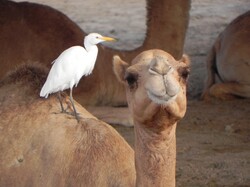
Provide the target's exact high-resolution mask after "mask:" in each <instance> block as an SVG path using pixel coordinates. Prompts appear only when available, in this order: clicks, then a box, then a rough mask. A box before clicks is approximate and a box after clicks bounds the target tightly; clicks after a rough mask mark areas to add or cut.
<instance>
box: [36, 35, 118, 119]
mask: <svg viewBox="0 0 250 187" xmlns="http://www.w3.org/2000/svg"><path fill="white" fill-rule="evenodd" d="M114 40H115V39H114V38H110V37H105V36H102V35H100V34H97V33H91V34H89V35H87V36H86V37H85V38H84V47H85V48H84V47H82V46H73V47H70V48H68V49H66V50H65V51H63V52H62V53H61V54H60V55H59V57H58V58H57V59H55V60H54V61H53V62H52V64H53V65H52V68H51V69H50V72H49V75H48V77H47V80H46V82H45V83H44V85H43V87H42V89H41V92H40V97H45V98H47V97H48V95H49V94H51V93H55V92H59V101H60V105H61V109H62V112H66V111H65V110H64V108H63V105H62V101H61V95H60V91H63V90H65V89H68V88H69V89H70V101H71V104H72V106H73V109H74V115H75V117H76V119H77V121H79V118H78V116H77V113H76V109H75V106H74V102H73V97H72V90H73V87H74V86H77V84H78V82H79V81H80V79H81V78H82V76H87V75H89V74H91V73H92V71H93V69H94V66H95V62H96V58H97V53H98V48H97V46H96V45H97V44H98V43H101V42H104V41H114Z"/></svg>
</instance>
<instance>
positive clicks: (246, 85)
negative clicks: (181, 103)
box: [202, 11, 250, 100]
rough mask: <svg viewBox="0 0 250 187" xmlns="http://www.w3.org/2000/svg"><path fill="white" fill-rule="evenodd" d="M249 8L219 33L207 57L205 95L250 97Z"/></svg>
mask: <svg viewBox="0 0 250 187" xmlns="http://www.w3.org/2000/svg"><path fill="white" fill-rule="evenodd" d="M249 49H250V11H248V12H246V13H244V14H243V15H240V16H239V17H237V18H236V19H235V20H233V21H232V22H231V23H230V24H229V25H228V26H227V27H226V29H225V30H224V31H223V32H222V33H221V34H220V35H219V36H218V38H217V40H216V41H215V43H214V45H213V47H212V49H211V51H210V53H209V55H208V58H207V80H206V83H205V87H204V90H203V94H202V97H203V98H204V99H210V98H211V97H216V98H220V99H223V100H225V99H232V98H235V97H243V98H250V76H249V74H250V52H249Z"/></svg>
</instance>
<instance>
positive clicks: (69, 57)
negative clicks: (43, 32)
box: [40, 46, 87, 96]
mask: <svg viewBox="0 0 250 187" xmlns="http://www.w3.org/2000/svg"><path fill="white" fill-rule="evenodd" d="M86 57H87V52H86V50H85V49H84V48H83V47H81V46H73V47H70V48H69V49H66V50H65V51H63V52H62V53H61V54H60V56H59V57H58V58H57V59H56V60H55V61H54V63H53V65H52V68H51V70H50V72H49V75H48V77H47V80H46V82H45V84H44V86H43V88H42V90H41V93H40V95H41V96H46V95H48V94H50V93H54V92H57V91H62V90H65V89H68V88H70V86H73V85H74V84H76V83H78V81H79V80H77V79H78V77H77V76H76V75H77V74H79V73H78V71H80V70H81V68H83V69H84V66H83V65H82V64H83V63H84V62H82V61H84V59H85V58H86ZM81 66H82V67H81ZM79 69H80V70H79ZM83 69H82V70H81V71H83ZM80 78H81V77H80ZM80 78H79V79H80ZM72 84H73V85H72Z"/></svg>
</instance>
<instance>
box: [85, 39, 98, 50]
mask: <svg viewBox="0 0 250 187" xmlns="http://www.w3.org/2000/svg"><path fill="white" fill-rule="evenodd" d="M84 47H85V49H86V51H87V52H90V51H91V50H97V46H96V45H93V44H90V43H89V42H88V41H84Z"/></svg>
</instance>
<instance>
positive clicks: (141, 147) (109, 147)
mask: <svg viewBox="0 0 250 187" xmlns="http://www.w3.org/2000/svg"><path fill="white" fill-rule="evenodd" d="M116 59H117V58H116ZM116 63H118V62H117V60H116ZM122 65H124V62H121V61H119V64H116V67H118V66H119V67H121V66H122ZM126 66H128V64H126ZM170 68H171V71H168V70H169V69H170ZM115 69H116V70H117V69H118V68H115ZM120 69H121V68H120ZM123 70H125V68H123ZM140 70H142V71H140ZM45 72H46V71H45V70H44V69H43V68H41V67H39V66H38V65H35V64H33V65H25V66H21V67H20V68H19V69H17V70H16V71H15V72H12V73H10V74H9V75H8V76H7V77H5V78H4V79H3V80H2V81H1V82H0V101H1V102H0V105H1V108H0V113H1V118H0V128H1V136H0V140H1V141H0V142H1V143H0V148H1V154H0V163H1V164H0V176H1V178H0V186H17V185H18V186H34V185H36V186H82V185H84V186H126V187H127V186H134V184H135V177H136V183H137V185H138V186H151V184H155V185H156V184H157V186H175V159H176V155H175V154H176V150H175V147H176V145H175V144H176V141H175V129H176V122H177V121H178V120H179V119H181V118H182V117H183V116H184V114H185V111H186V93H185V92H186V86H185V85H186V78H187V73H188V70H187V65H186V64H185V63H184V62H177V61H175V60H174V58H173V57H172V56H171V55H169V54H168V53H165V52H163V51H159V50H156V51H147V52H144V53H142V54H141V55H139V56H138V57H137V58H135V60H134V61H133V65H132V66H130V67H129V68H128V69H127V70H126V73H125V71H117V73H116V74H117V75H119V77H123V75H124V73H125V74H126V75H127V77H126V80H127V81H128V83H129V89H127V96H128V101H129V106H130V109H131V112H132V113H133V119H134V121H135V124H136V128H135V134H136V142H135V153H136V161H135V165H134V152H133V150H132V149H131V148H130V147H129V146H128V144H127V143H126V141H125V140H124V139H123V138H122V137H121V136H120V135H119V134H118V133H117V132H116V131H115V130H114V129H113V128H112V127H111V126H109V125H107V124H105V123H104V122H101V121H99V120H98V119H96V118H95V117H94V116H92V115H91V114H90V113H88V112H87V111H86V110H85V109H84V108H82V107H81V106H80V105H79V104H77V105H76V107H77V111H78V112H79V113H80V116H81V120H80V123H77V122H76V120H75V119H74V117H73V116H69V115H67V114H63V113H60V112H58V111H59V108H60V106H59V104H58V101H57V98H56V96H52V97H50V98H49V99H47V100H43V99H41V98H39V97H38V93H39V90H40V88H41V86H42V84H43V82H44V80H45V78H46V73H45ZM149 72H150V73H149ZM158 73H159V74H158ZM133 76H136V79H135V77H133ZM162 76H164V77H165V78H164V79H165V80H163V79H162ZM120 79H121V78H120ZM133 80H134V81H133ZM154 83H155V84H159V87H157V89H156V87H155V86H154V85H155V84H154ZM166 84H168V85H169V86H168V87H166ZM160 87H161V88H162V89H164V90H165V88H167V90H165V91H166V92H167V93H169V95H165V94H163V97H161V96H160V95H159V94H162V93H161V91H162V89H158V88H160ZM20 90H22V91H21V92H20ZM165 91H164V93H165ZM147 92H150V93H152V94H153V95H155V96H154V99H153V100H151V99H150V98H149V95H148V94H147ZM155 98H158V99H157V101H155ZM159 101H161V103H159ZM64 104H65V105H66V104H68V105H69V107H71V105H70V102H69V98H68V97H66V96H65V97H64ZM140 105H141V106H140ZM135 106H136V107H135ZM142 108H143V109H144V112H143V111H142ZM141 113H144V114H143V115H141ZM156 135H157V136H156ZM152 142H154V143H152ZM139 158H140V159H139ZM135 168H136V171H137V174H136V176H135Z"/></svg>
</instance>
